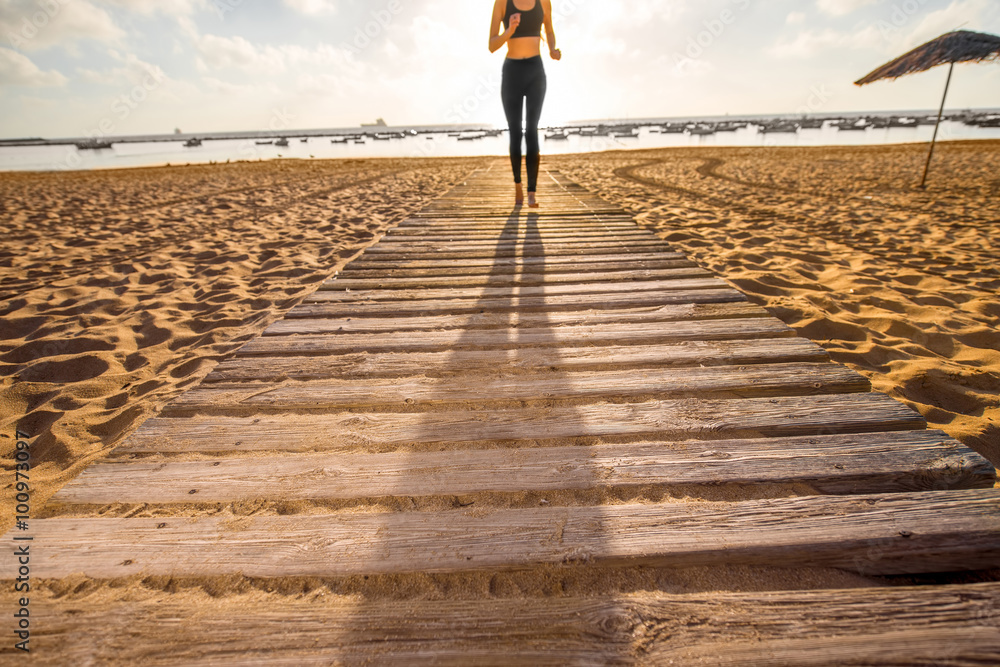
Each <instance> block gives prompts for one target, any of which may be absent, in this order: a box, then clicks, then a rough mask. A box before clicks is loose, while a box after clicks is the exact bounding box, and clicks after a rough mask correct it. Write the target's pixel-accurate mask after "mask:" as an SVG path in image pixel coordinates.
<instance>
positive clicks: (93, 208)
mask: <svg viewBox="0 0 1000 667" xmlns="http://www.w3.org/2000/svg"><path fill="white" fill-rule="evenodd" d="M475 164H477V161H470V160H437V161H434V162H430V161H421V160H408V161H404V160H366V161H363V162H362V161H357V160H346V161H328V162H299V161H288V160H286V161H277V162H263V163H244V164H231V165H211V166H190V167H167V168H155V169H134V170H119V171H98V172H72V173H49V174H42V173H7V174H0V218H2V219H3V220H4V221H5V222H4V225H3V228H4V230H5V232H6V233H5V234H4V236H3V238H2V239H0V318H2V320H0V322H2V324H0V383H2V384H0V457H2V460H3V470H4V476H5V479H12V475H13V473H12V472H11V470H12V469H13V460H12V456H11V454H12V452H13V449H14V443H15V441H14V436H15V429H20V430H21V431H22V432H25V433H27V434H29V435H30V436H33V437H36V439H35V440H34V443H33V447H32V461H31V463H32V476H31V481H32V486H33V491H32V498H31V500H32V506H33V507H34V508H41V507H42V505H43V504H44V503H45V501H46V500H47V499H48V498H49V497H51V495H52V494H54V493H55V492H56V491H57V490H58V489H59V488H61V487H62V486H63V485H65V484H66V483H67V482H68V481H69V480H70V479H72V478H73V477H75V476H76V475H77V474H79V473H80V472H81V471H82V470H83V469H84V468H85V467H86V466H87V465H89V464H90V463H91V462H92V461H94V460H95V459H97V458H99V457H101V456H102V455H104V454H107V453H108V452H110V451H111V450H112V449H113V448H114V447H115V445H116V444H117V443H118V442H120V441H121V440H122V439H123V438H124V437H126V436H127V435H128V434H129V433H131V432H132V431H134V430H135V429H136V428H138V426H139V425H140V424H141V423H142V422H143V421H145V420H146V419H148V418H149V417H150V416H152V415H153V414H155V413H156V412H157V411H158V410H159V409H160V408H161V407H162V406H163V405H164V404H166V403H168V402H169V401H171V400H172V399H174V398H175V397H177V396H178V395H180V394H181V393H182V392H183V391H184V390H185V389H186V388H188V387H191V386H193V385H196V384H198V382H199V381H200V380H201V379H202V378H203V377H204V376H205V375H207V374H208V373H209V372H210V371H211V369H212V368H213V367H214V366H215V364H216V363H218V362H219V361H220V360H221V359H223V358H224V357H225V356H226V355H227V354H229V353H231V352H233V351H235V350H237V349H239V348H240V347H241V346H242V345H243V344H245V343H246V342H247V341H248V340H251V339H253V338H255V337H256V336H258V335H259V334H260V333H261V332H262V331H263V330H264V329H265V328H267V326H268V325H270V324H271V323H272V322H274V321H275V320H278V319H280V318H281V317H282V316H283V314H284V313H285V312H287V311H288V310H290V309H291V308H292V307H294V306H295V305H296V304H298V303H299V302H300V301H301V300H302V299H303V298H305V297H306V296H307V295H308V294H310V293H311V292H313V291H315V290H316V289H317V288H318V287H319V285H320V284H321V283H322V282H323V281H324V280H326V279H328V278H329V277H331V276H332V275H333V274H334V273H335V272H336V271H337V270H339V269H340V268H341V267H343V265H344V264H346V263H347V262H348V261H349V260H350V259H351V258H353V257H354V256H356V255H357V254H358V253H360V252H361V251H363V250H364V249H365V248H367V247H368V246H370V245H371V244H372V243H374V242H376V241H377V239H378V238H379V236H380V235H381V234H382V233H384V231H385V230H386V229H388V228H390V227H391V226H393V225H394V224H396V223H397V222H399V221H400V220H403V219H405V218H406V217H407V216H408V215H409V214H411V213H413V212H414V211H418V210H420V209H421V208H423V207H424V206H426V205H427V203H428V202H429V201H430V200H431V199H432V198H433V197H434V196H436V195H437V194H440V193H441V192H443V191H445V190H448V189H450V188H451V187H452V186H453V185H454V184H455V183H456V182H457V181H458V180H459V179H461V178H462V177H463V176H465V175H466V174H467V173H469V172H470V171H471V170H472V169H473V168H474V166H475ZM13 494H14V488H13V485H10V484H7V483H6V482H5V483H4V484H3V494H2V501H0V502H2V503H3V506H4V507H12V504H11V503H12V499H13ZM13 522H14V516H13V512H8V511H5V512H3V513H2V516H0V532H6V531H7V530H9V529H10V528H11V526H12V525H13Z"/></svg>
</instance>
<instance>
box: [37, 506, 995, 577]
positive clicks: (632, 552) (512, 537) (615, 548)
mask: <svg viewBox="0 0 1000 667" xmlns="http://www.w3.org/2000/svg"><path fill="white" fill-rule="evenodd" d="M32 533H33V536H34V538H35V540H36V542H37V543H39V544H44V545H45V549H43V550H41V551H40V552H39V553H38V554H34V553H33V554H32V573H33V574H35V576H38V577H40V578H57V577H68V576H71V575H76V574H83V575H85V576H90V577H97V578H112V577H127V576H140V575H142V576H150V575H162V576H218V575H225V574H242V575H244V576H251V577H284V576H288V573H289V572H295V573H296V574H297V575H298V576H303V577H310V576H353V575H363V574H390V573H405V572H461V571H470V570H483V569H519V568H524V567H531V566H533V565H537V564H559V563H570V562H587V563H594V564H597V565H650V566H657V567H674V568H678V567H692V566H702V567H703V566H712V565H770V566H780V567H839V568H844V569H848V570H852V571H855V572H860V573H862V574H868V575H878V574H907V573H920V572H949V571H959V570H969V569H988V568H993V567H1000V493H997V492H996V491H995V490H993V489H988V490H968V491H926V492H923V493H898V494H873V495H860V496H847V497H839V496H806V497H796V498H777V499H770V500H755V501H744V502H735V503H718V502H702V503H683V502H676V503H657V504H626V505H611V506H599V507H544V508H540V509H515V510H498V511H496V512H492V513H488V512H482V511H475V510H474V509H473V510H471V511H452V512H405V513H389V514H351V513H340V514H332V515H320V516H313V515H293V516H249V517H239V518H236V519H234V518H232V517H222V518H220V517H215V516H212V517H198V518H187V517H180V518H166V517H152V518H138V517H137V518H127V519H93V518H90V519H58V518H57V519H42V520H35V521H33V522H32ZM178 554H183V557H182V558H179V557H178Z"/></svg>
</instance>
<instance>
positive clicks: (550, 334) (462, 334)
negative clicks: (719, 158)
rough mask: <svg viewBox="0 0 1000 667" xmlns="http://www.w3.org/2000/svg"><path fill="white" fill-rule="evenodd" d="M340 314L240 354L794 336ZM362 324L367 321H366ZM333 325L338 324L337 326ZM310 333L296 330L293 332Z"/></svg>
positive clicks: (775, 330) (287, 330) (775, 326)
mask: <svg viewBox="0 0 1000 667" xmlns="http://www.w3.org/2000/svg"><path fill="white" fill-rule="evenodd" d="M338 322H339V320H332V321H331V320H323V319H310V320H289V321H285V322H282V323H275V325H274V326H272V327H271V328H269V329H268V333H269V334H272V335H268V336H263V337H261V338H257V339H256V340H253V341H251V342H249V343H247V344H246V345H245V346H243V348H241V349H240V351H239V354H240V356H247V355H257V356H260V355H279V354H286V355H287V354H296V355H301V354H332V353H357V352H365V351H367V352H375V351H390V350H395V351H416V350H450V349H454V348H461V349H465V350H471V349H494V350H495V349H519V350H520V349H524V348H529V347H540V346H541V347H553V346H564V347H583V346H587V345H595V344H599V343H604V344H613V343H619V344H621V345H628V344H640V343H654V342H660V343H662V342H668V341H681V340H701V341H709V340H736V339H741V338H751V337H760V338H777V337H786V336H787V337H791V336H794V331H793V330H792V329H791V328H789V327H788V325H786V324H785V323H784V322H782V321H780V320H778V319H775V318H769V317H768V318H740V319H735V320H696V321H693V322H670V323H669V324H664V323H662V322H635V323H631V324H628V325H624V326H623V325H618V326H615V325H606V324H598V325H581V326H561V327H538V328H516V329H514V328H508V329H486V330H463V329H450V330H447V331H412V332H409V333H408V334H407V335H406V336H399V335H396V334H394V333H393V332H391V331H389V332H385V333H367V334H363V333H356V334H354V333H342V332H341V333H338V331H339V325H338ZM362 326H363V325H362ZM334 327H338V328H337V329H334ZM307 333H308V334H309V335H294V334H307Z"/></svg>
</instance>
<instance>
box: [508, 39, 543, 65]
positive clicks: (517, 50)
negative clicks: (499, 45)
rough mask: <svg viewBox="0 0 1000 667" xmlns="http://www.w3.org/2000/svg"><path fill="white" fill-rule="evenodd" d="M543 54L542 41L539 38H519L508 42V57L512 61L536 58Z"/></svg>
mask: <svg viewBox="0 0 1000 667" xmlns="http://www.w3.org/2000/svg"><path fill="white" fill-rule="evenodd" d="M541 53H542V40H541V38H539V37H517V38H516V39H509V40H507V57H508V58H510V59H512V60H523V59H525V58H534V57H535V56H538V55H541Z"/></svg>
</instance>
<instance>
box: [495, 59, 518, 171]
mask: <svg viewBox="0 0 1000 667" xmlns="http://www.w3.org/2000/svg"><path fill="white" fill-rule="evenodd" d="M516 65H517V63H512V62H510V61H507V62H505V63H504V66H503V82H502V83H501V84H500V99H501V100H503V111H504V114H506V116H507V127H508V129H509V130H510V166H511V170H512V171H513V172H514V182H515V183H520V182H521V139H522V138H523V132H522V130H521V118H522V107H523V104H524V102H523V100H524V91H523V88H524V86H523V82H522V81H521V77H520V76H519V75H520V73H521V71H520V69H521V68H518V67H516Z"/></svg>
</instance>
